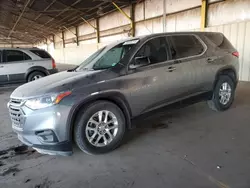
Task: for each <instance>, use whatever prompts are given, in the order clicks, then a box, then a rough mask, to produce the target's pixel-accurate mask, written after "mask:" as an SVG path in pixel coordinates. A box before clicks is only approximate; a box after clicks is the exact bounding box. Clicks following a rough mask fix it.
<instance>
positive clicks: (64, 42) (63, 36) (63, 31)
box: [62, 31, 65, 48]
mask: <svg viewBox="0 0 250 188" xmlns="http://www.w3.org/2000/svg"><path fill="white" fill-rule="evenodd" d="M62 41H63V48H65V40H64V31H63V32H62Z"/></svg>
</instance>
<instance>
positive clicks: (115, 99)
mask: <svg viewBox="0 0 250 188" xmlns="http://www.w3.org/2000/svg"><path fill="white" fill-rule="evenodd" d="M96 101H109V102H111V103H114V104H115V105H117V106H118V107H119V108H120V109H121V110H122V112H123V114H124V117H125V120H126V125H127V128H128V129H131V128H132V125H131V117H132V112H131V109H130V107H129V104H128V102H127V100H126V98H125V97H124V96H123V95H122V94H121V93H118V92H108V93H104V94H100V95H98V96H91V97H87V98H86V99H85V100H83V101H81V102H79V103H78V104H77V105H75V107H73V108H72V109H71V111H70V115H69V118H68V120H67V133H68V135H67V137H68V139H69V140H70V141H71V142H72V141H74V140H73V138H74V135H73V130H74V125H75V120H76V118H77V116H78V114H79V112H80V111H81V110H82V109H83V108H85V107H86V106H88V105H90V104H92V103H93V102H96Z"/></svg>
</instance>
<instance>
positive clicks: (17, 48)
mask: <svg viewBox="0 0 250 188" xmlns="http://www.w3.org/2000/svg"><path fill="white" fill-rule="evenodd" d="M0 50H42V51H44V50H43V49H40V48H19V47H16V48H8V47H7V48H4V47H0Z"/></svg>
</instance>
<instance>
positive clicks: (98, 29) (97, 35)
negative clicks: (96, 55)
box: [96, 18, 100, 44]
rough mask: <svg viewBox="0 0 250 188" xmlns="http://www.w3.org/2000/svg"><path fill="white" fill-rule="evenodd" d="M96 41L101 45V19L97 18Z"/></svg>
mask: <svg viewBox="0 0 250 188" xmlns="http://www.w3.org/2000/svg"><path fill="white" fill-rule="evenodd" d="M96 39H97V43H98V44H99V43H100V27H99V18H96Z"/></svg>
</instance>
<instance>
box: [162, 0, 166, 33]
mask: <svg viewBox="0 0 250 188" xmlns="http://www.w3.org/2000/svg"><path fill="white" fill-rule="evenodd" d="M166 16H167V11H166V0H163V32H166V22H167V21H166Z"/></svg>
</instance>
